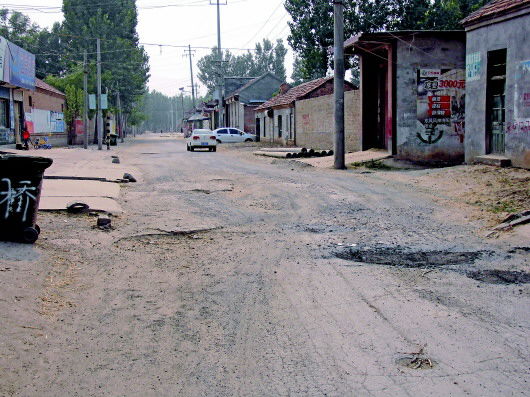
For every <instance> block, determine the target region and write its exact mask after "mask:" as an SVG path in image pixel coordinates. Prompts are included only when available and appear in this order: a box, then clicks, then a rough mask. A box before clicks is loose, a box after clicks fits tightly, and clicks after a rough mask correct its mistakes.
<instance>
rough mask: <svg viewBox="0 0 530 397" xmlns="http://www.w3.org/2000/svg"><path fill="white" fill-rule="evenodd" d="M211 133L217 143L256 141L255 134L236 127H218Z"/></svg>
mask: <svg viewBox="0 0 530 397" xmlns="http://www.w3.org/2000/svg"><path fill="white" fill-rule="evenodd" d="M213 133H214V134H215V136H216V137H217V142H218V143H237V142H256V135H254V134H249V133H247V132H244V131H241V130H238V129H237V128H218V129H216V130H214V132H213Z"/></svg>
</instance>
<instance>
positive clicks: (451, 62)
mask: <svg viewBox="0 0 530 397" xmlns="http://www.w3.org/2000/svg"><path fill="white" fill-rule="evenodd" d="M410 44H411V45H409V43H404V42H403V41H400V40H398V41H397V42H396V51H397V54H396V59H397V65H396V66H395V68H396V79H395V80H396V87H394V89H395V98H396V114H395V115H394V120H395V126H396V127H395V134H396V137H395V140H396V157H397V158H399V159H404V160H412V161H417V162H427V163H437V162H439V163H461V162H462V161H463V160H464V140H463V132H462V131H460V132H455V131H449V130H447V131H444V133H443V134H442V137H441V138H440V139H439V140H437V141H436V142H434V143H426V142H423V141H422V140H421V139H420V137H419V136H418V133H419V132H421V131H422V127H421V126H420V124H421V123H419V121H418V83H417V80H418V77H417V74H418V70H419V69H461V70H463V69H465V42H464V40H463V39H458V38H450V37H447V36H444V38H441V37H437V36H436V35H425V34H422V35H417V36H415V37H414V40H413V41H411V43H410ZM451 128H452V127H451ZM420 136H421V134H420Z"/></svg>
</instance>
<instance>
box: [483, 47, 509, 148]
mask: <svg viewBox="0 0 530 397" xmlns="http://www.w3.org/2000/svg"><path fill="white" fill-rule="evenodd" d="M486 84H487V86H486V107H487V108H486V114H487V119H486V124H487V125H486V131H487V136H486V151H487V153H494V154H504V146H505V145H504V142H505V120H506V117H505V114H506V105H505V90H506V49H502V50H497V51H490V52H488V80H487V83H486Z"/></svg>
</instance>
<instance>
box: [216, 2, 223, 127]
mask: <svg viewBox="0 0 530 397" xmlns="http://www.w3.org/2000/svg"><path fill="white" fill-rule="evenodd" d="M217 55H218V57H219V81H218V82H217V93H218V98H219V127H224V126H225V123H224V103H223V85H224V84H223V82H224V81H223V80H224V76H223V50H222V48H221V7H220V6H219V0H217Z"/></svg>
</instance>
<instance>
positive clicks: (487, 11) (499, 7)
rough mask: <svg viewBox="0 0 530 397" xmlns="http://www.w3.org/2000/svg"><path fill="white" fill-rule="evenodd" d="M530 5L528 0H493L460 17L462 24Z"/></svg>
mask: <svg viewBox="0 0 530 397" xmlns="http://www.w3.org/2000/svg"><path fill="white" fill-rule="evenodd" d="M528 7H530V0H493V1H491V2H489V3H488V4H486V5H485V6H484V7H482V8H479V9H478V10H477V11H475V12H472V13H471V14H469V15H468V16H467V17H466V18H464V19H462V21H461V22H462V24H463V25H464V26H469V25H473V24H475V23H478V22H480V21H482V20H486V19H491V18H495V17H497V16H500V15H505V14H509V13H510V12H514V11H517V10H522V9H524V8H528Z"/></svg>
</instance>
